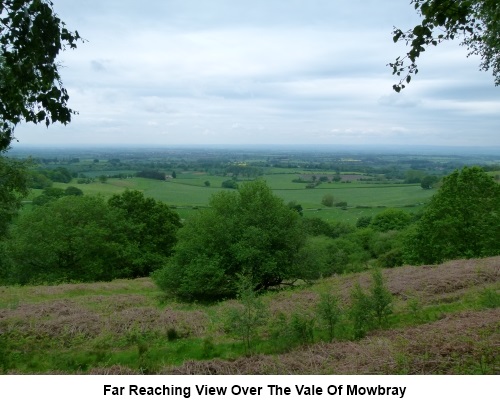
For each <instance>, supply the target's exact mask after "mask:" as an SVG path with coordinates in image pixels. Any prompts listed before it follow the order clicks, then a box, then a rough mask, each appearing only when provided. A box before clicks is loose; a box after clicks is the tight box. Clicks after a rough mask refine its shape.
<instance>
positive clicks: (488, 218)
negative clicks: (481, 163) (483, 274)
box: [405, 167, 500, 264]
mask: <svg viewBox="0 0 500 405" xmlns="http://www.w3.org/2000/svg"><path fill="white" fill-rule="evenodd" d="M499 217H500V185H499V184H497V183H495V181H494V180H493V178H492V177H490V176H489V175H488V174H487V173H485V172H484V171H483V169H481V168H479V167H465V168H463V169H462V170H461V171H458V170H457V171H455V172H454V173H452V174H451V175H449V176H447V177H445V178H444V179H443V184H442V186H441V188H440V189H439V190H438V191H437V193H436V194H435V195H434V196H433V197H432V199H431V202H430V203H429V205H428V206H427V207H426V209H425V211H424V213H423V215H422V218H421V219H420V221H419V222H418V223H417V224H416V226H415V228H412V229H410V230H409V231H408V237H407V242H406V247H405V254H406V256H407V261H409V262H411V263H415V264H420V263H426V264H431V263H439V262H442V261H444V260H450V259H456V258H468V257H481V256H494V255H498V254H500V238H499V237H498V236H499V235H500V220H499Z"/></svg>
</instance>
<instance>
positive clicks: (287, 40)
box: [15, 0, 500, 147]
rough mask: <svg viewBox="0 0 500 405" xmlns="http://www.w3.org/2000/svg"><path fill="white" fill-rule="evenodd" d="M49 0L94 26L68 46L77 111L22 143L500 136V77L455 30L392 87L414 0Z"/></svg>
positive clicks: (69, 82)
mask: <svg viewBox="0 0 500 405" xmlns="http://www.w3.org/2000/svg"><path fill="white" fill-rule="evenodd" d="M53 3H54V9H55V11H56V13H57V14H58V15H59V17H60V18H61V19H62V20H63V21H64V22H65V23H66V24H67V27H68V28H69V29H70V30H73V31H74V30H77V31H78V32H79V34H80V35H81V36H82V37H83V38H84V39H85V40H86V41H85V42H84V43H80V44H79V45H78V48H77V49H76V50H66V51H64V52H62V53H61V54H60V57H59V62H60V64H61V70H60V73H61V76H62V79H63V82H64V86H65V87H66V88H67V90H68V93H69V95H70V100H69V106H70V107H71V108H72V109H74V110H76V111H78V113H79V114H78V115H76V116H74V117H73V119H72V122H71V123H70V124H69V125H67V126H64V125H59V124H55V125H51V126H49V128H46V127H45V126H43V125H38V126H36V125H33V124H26V123H23V124H21V125H19V126H18V127H17V129H16V132H15V135H16V138H17V139H18V140H19V144H18V145H60V146H71V145H116V146H118V145H161V146H170V145H207V144H225V145H243V144H244V145H249V144H255V145H266V144H288V145H292V144H293V145H295V144H298V145H306V144H307V145H442V146H483V147H492V146H494V147H498V146H500V136H499V131H500V114H499V113H500V97H499V96H500V87H495V85H494V80H493V76H492V74H491V72H481V71H479V63H480V60H479V58H478V57H469V58H467V50H466V48H464V47H461V46H459V43H458V42H456V43H449V44H443V45H440V46H438V47H435V48H433V49H429V50H428V51H427V52H425V53H424V54H423V56H422V57H421V58H420V61H419V73H418V75H416V76H415V77H414V78H413V80H412V82H411V84H410V85H409V86H408V87H407V88H406V89H405V90H403V91H402V92H401V93H399V94H398V93H395V92H394V91H393V90H392V85H393V84H394V83H396V82H397V80H396V79H395V77H394V76H392V69H391V68H390V67H388V66H387V64H388V63H390V62H392V61H394V59H395V58H396V57H397V56H400V55H401V56H402V55H404V53H405V49H406V48H405V46H404V44H394V42H393V40H392V35H391V32H392V30H393V27H394V26H397V27H398V28H401V29H407V28H411V27H412V26H414V25H415V24H416V23H417V22H418V15H417V14H416V12H415V10H414V8H413V6H412V5H410V0H383V1H380V0H363V1H353V0H252V1H248V0H245V1H243V0H144V1H142V2H139V1H137V0H134V1H131V0H105V1H103V0H86V1H84V2H83V1H78V0H53Z"/></svg>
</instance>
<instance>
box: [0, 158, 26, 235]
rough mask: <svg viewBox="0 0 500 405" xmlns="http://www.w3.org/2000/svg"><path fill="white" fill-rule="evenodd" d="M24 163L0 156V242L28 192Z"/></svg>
mask: <svg viewBox="0 0 500 405" xmlns="http://www.w3.org/2000/svg"><path fill="white" fill-rule="evenodd" d="M26 166H27V163H26V162H22V161H18V160H12V159H7V158H5V157H3V156H2V155H0V240H2V238H4V237H5V235H6V234H7V228H8V225H9V224H10V221H11V220H12V219H13V218H14V217H15V216H16V215H17V212H18V210H19V208H20V207H21V201H22V198H23V197H26V195H28V192H29V188H28V186H29V181H30V179H29V176H28V173H27V171H26Z"/></svg>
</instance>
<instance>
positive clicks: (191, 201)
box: [28, 171, 435, 224]
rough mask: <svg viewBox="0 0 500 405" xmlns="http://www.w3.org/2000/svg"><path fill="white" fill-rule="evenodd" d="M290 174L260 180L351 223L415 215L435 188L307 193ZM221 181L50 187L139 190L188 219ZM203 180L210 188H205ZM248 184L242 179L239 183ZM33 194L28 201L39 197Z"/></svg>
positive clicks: (196, 176) (315, 211)
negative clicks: (391, 212)
mask: <svg viewBox="0 0 500 405" xmlns="http://www.w3.org/2000/svg"><path fill="white" fill-rule="evenodd" d="M297 177H298V175H297V174H296V173H294V174H291V173H270V174H265V175H264V176H263V178H264V179H265V180H266V182H267V184H268V185H269V186H270V187H271V189H272V190H273V192H274V193H275V194H276V195H277V196H279V197H280V198H282V199H283V200H284V202H285V203H288V202H290V201H295V202H296V203H298V204H300V205H301V206H302V208H303V209H304V212H303V214H304V216H306V217H320V218H322V219H325V220H332V221H345V222H349V223H353V224H354V223H355V222H356V220H357V219H358V218H359V217H361V216H373V215H376V214H378V213H379V212H382V211H383V210H385V209H386V208H400V209H402V210H405V211H407V212H417V211H418V210H419V209H421V208H422V206H423V205H424V204H425V203H426V202H428V201H429V199H430V197H431V196H432V195H433V194H434V192H435V190H433V189H431V190H423V189H422V188H421V187H420V184H387V183H382V184H373V183H372V182H362V181H355V182H351V183H341V182H338V183H322V184H320V185H319V186H317V187H315V188H312V189H308V188H306V187H305V185H306V184H304V183H294V182H292V180H293V179H296V178H297ZM226 179H227V177H223V176H213V175H212V176H211V175H208V174H207V173H203V172H193V171H188V172H179V173H178V174H177V178H176V179H169V180H168V181H162V180H153V179H145V178H140V177H132V178H126V179H118V178H109V179H107V181H106V182H105V183H101V182H99V181H95V182H93V183H90V184H78V183H77V180H76V179H73V180H72V182H71V183H70V184H63V183H54V187H60V188H66V187H68V186H69V185H72V186H76V187H78V188H80V189H81V190H82V191H83V192H84V194H85V195H102V196H104V197H106V198H108V197H110V196H111V195H113V194H116V193H121V192H123V191H125V190H127V189H130V190H139V191H141V192H143V193H144V195H145V196H147V197H152V198H155V199H157V200H159V201H162V202H164V203H166V204H168V205H169V206H170V207H172V208H174V209H175V210H176V212H178V213H179V215H180V216H181V218H183V219H187V218H189V217H190V216H191V215H192V214H193V212H196V210H197V209H203V208H207V207H208V206H209V200H210V197H211V196H212V195H213V194H214V193H216V192H220V191H223V190H226V191H227V190H229V191H231V190H230V189H224V188H222V187H221V184H222V182H223V181H224V180H226ZM206 181H208V182H209V183H210V186H206V185H205V182H206ZM241 181H242V182H243V181H248V180H241ZM40 193H41V191H40V190H34V191H33V192H32V195H31V196H30V197H28V200H29V199H30V198H33V197H34V196H36V195H38V194H40ZM325 194H332V195H333V196H334V201H335V202H343V201H345V202H347V204H348V205H347V207H346V208H345V209H341V208H339V207H325V206H323V205H322V204H321V200H322V198H323V196H324V195H325Z"/></svg>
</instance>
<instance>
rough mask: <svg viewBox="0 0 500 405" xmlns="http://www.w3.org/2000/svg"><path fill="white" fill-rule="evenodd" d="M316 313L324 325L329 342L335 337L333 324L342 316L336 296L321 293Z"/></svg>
mask: <svg viewBox="0 0 500 405" xmlns="http://www.w3.org/2000/svg"><path fill="white" fill-rule="evenodd" d="M317 313H318V315H319V318H320V319H321V320H322V321H323V323H324V325H325V326H326V329H327V331H328V338H329V340H330V342H331V341H332V340H333V339H334V337H335V326H336V325H337V324H338V322H339V320H340V318H341V316H342V309H341V308H340V306H339V300H338V298H337V297H336V296H334V295H332V294H329V293H324V294H321V299H320V301H319V303H318V306H317Z"/></svg>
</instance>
